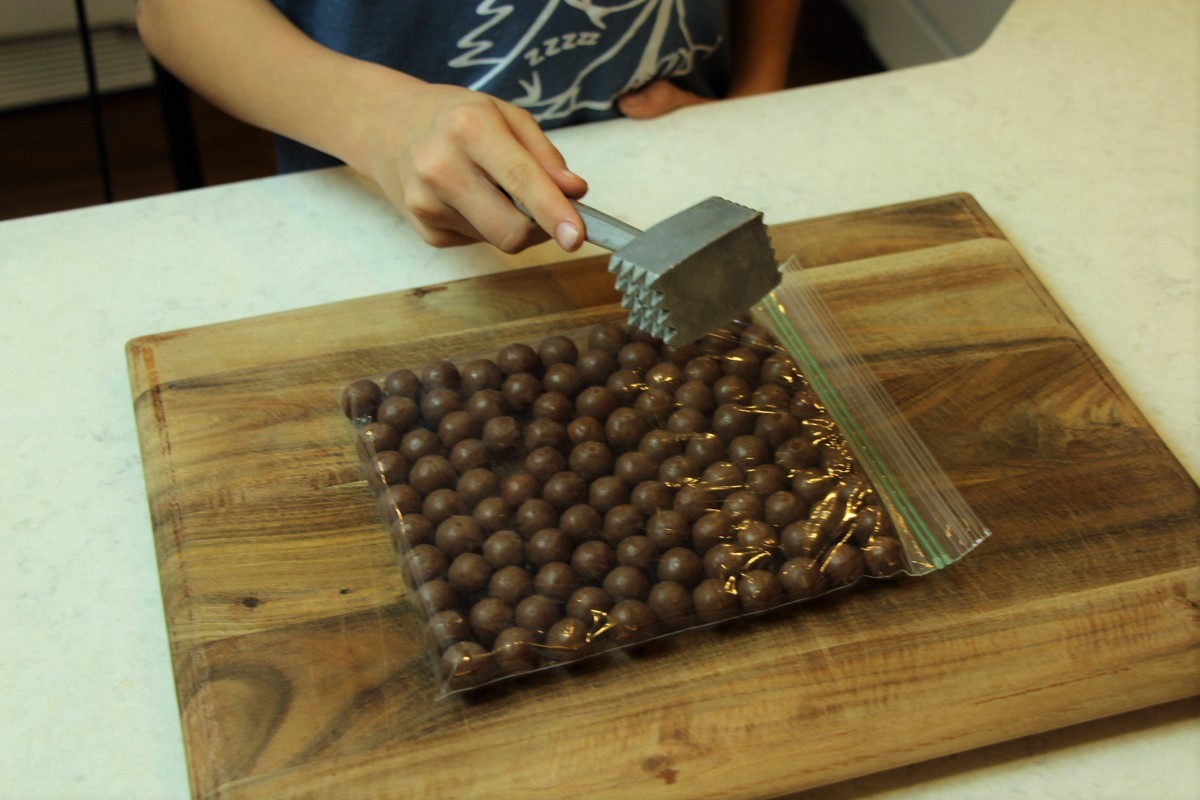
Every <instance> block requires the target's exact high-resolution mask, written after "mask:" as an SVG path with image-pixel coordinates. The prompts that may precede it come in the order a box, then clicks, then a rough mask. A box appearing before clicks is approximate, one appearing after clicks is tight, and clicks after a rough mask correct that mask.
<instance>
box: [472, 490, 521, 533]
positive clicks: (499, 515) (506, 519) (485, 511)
mask: <svg viewBox="0 0 1200 800" xmlns="http://www.w3.org/2000/svg"><path fill="white" fill-rule="evenodd" d="M471 517H472V519H474V520H475V521H476V522H478V523H479V527H481V528H483V530H484V531H486V532H487V533H495V532H496V531H500V530H504V529H506V528H511V527H512V525H513V521H514V516H513V509H512V506H510V505H509V504H508V503H507V502H505V500H504V498H503V497H485V498H483V499H482V500H480V501H479V502H478V503H476V504H475V510H474V511H472V512H471Z"/></svg>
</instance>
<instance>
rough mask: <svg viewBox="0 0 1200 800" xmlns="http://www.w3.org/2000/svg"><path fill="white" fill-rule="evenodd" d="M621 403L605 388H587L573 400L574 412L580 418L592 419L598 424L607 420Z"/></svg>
mask: <svg viewBox="0 0 1200 800" xmlns="http://www.w3.org/2000/svg"><path fill="white" fill-rule="evenodd" d="M620 405H621V401H620V400H619V399H618V398H617V395H616V394H615V393H614V392H612V391H611V390H610V389H608V388H607V387H605V386H589V387H587V388H586V389H584V390H583V391H581V392H580V393H579V397H578V398H577V399H576V400H575V412H576V413H577V414H579V416H581V417H594V418H595V419H596V420H598V421H600V422H605V421H607V420H608V417H609V415H610V414H612V413H613V412H614V411H616V410H617V408H618V407H619V406H620Z"/></svg>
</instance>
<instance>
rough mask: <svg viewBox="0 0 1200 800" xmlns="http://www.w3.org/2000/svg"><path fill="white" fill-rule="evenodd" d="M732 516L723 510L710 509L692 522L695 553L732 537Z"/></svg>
mask: <svg viewBox="0 0 1200 800" xmlns="http://www.w3.org/2000/svg"><path fill="white" fill-rule="evenodd" d="M734 534H735V529H734V527H733V517H731V516H729V515H728V514H726V513H725V512H724V511H710V512H708V513H707V514H705V515H704V516H702V517H700V518H699V519H697V520H696V521H695V522H694V523H692V547H694V548H695V550H696V552H697V553H707V552H708V551H709V550H710V549H711V548H713V547H715V546H716V545H718V544H720V543H721V542H727V541H730V540H732V539H733V538H734Z"/></svg>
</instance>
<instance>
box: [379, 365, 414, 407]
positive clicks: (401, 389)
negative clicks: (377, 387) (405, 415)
mask: <svg viewBox="0 0 1200 800" xmlns="http://www.w3.org/2000/svg"><path fill="white" fill-rule="evenodd" d="M420 392H421V379H420V378H418V377H417V373H415V372H413V371H412V370H411V369H398V370H396V371H395V372H391V373H388V375H387V377H386V378H384V379H383V393H384V394H385V395H387V396H388V397H407V398H409V399H410V400H415V399H416V398H417V395H418V394H420Z"/></svg>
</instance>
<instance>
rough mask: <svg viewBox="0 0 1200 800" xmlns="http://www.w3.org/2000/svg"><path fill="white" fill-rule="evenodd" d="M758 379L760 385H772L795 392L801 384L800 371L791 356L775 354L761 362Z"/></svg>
mask: <svg viewBox="0 0 1200 800" xmlns="http://www.w3.org/2000/svg"><path fill="white" fill-rule="evenodd" d="M758 379H759V381H761V382H762V383H773V384H775V385H777V386H782V387H783V388H784V389H788V390H791V391H795V390H796V389H797V388H798V387H799V386H800V384H801V379H800V370H799V369H797V367H796V362H795V361H794V360H793V359H792V357H791V356H789V355H787V354H784V353H776V354H775V355H773V356H769V357H768V358H767V359H766V360H765V361H763V364H762V369H761V370H759V373H758Z"/></svg>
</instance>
